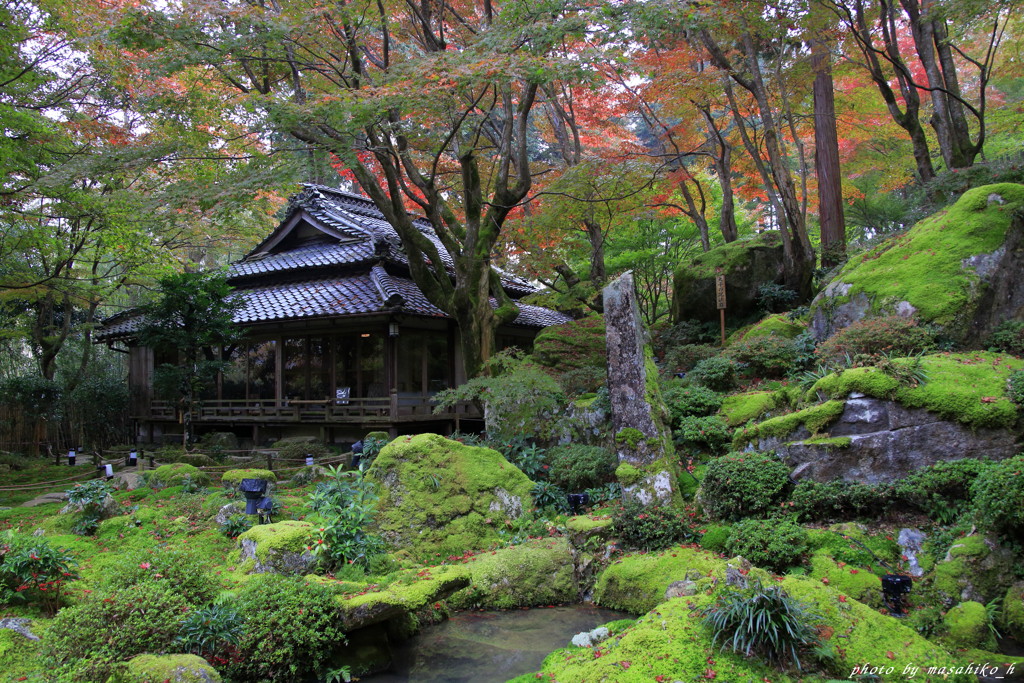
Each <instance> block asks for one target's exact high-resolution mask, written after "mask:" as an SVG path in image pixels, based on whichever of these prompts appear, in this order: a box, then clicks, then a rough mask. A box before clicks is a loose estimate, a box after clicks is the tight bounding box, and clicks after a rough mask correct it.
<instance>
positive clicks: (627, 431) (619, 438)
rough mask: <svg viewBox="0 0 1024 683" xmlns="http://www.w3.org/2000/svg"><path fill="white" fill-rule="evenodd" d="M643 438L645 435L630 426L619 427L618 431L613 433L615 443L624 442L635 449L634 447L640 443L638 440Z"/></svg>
mask: <svg viewBox="0 0 1024 683" xmlns="http://www.w3.org/2000/svg"><path fill="white" fill-rule="evenodd" d="M645 439H646V437H645V436H644V433H643V432H641V431H640V430H639V429H634V428H632V427H626V428H624V429H620V430H619V431H618V433H616V434H615V443H622V444H626V446H628V447H629V449H630V450H636V447H637V446H639V445H640V442H641V441H644V440H645Z"/></svg>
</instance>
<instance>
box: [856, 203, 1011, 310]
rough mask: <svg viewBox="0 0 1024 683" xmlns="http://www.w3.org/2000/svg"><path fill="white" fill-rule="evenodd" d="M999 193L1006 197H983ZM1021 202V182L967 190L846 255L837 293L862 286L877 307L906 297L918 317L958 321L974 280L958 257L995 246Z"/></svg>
mask: <svg viewBox="0 0 1024 683" xmlns="http://www.w3.org/2000/svg"><path fill="white" fill-rule="evenodd" d="M991 194H999V195H1000V196H1001V197H1002V198H1003V200H1004V201H1005V203H1003V204H999V203H992V204H989V203H988V197H989V195H991ZM1021 206H1024V185H1017V184H1014V183H1002V184H997V185H987V186H984V187H977V188H974V189H972V190H968V191H967V192H965V193H964V194H963V196H961V197H960V199H959V200H957V202H956V203H955V204H953V205H952V206H950V207H948V208H946V209H944V210H942V211H939V212H938V213H936V214H934V215H932V216H930V217H928V218H926V219H924V220H922V221H921V222H919V223H918V224H917V225H915V226H914V227H913V228H911V229H910V230H909V231H908V232H907V233H906V234H903V235H900V236H898V237H895V238H893V239H891V240H889V241H887V242H885V243H883V244H881V245H879V246H878V247H876V248H874V249H872V250H871V251H868V252H866V253H865V254H862V255H859V256H855V257H854V258H851V259H850V261H849V263H848V264H847V265H846V267H845V268H843V270H842V271H841V272H840V273H839V275H838V277H837V278H836V281H837V282H843V283H846V284H849V285H850V286H851V287H850V290H849V291H848V292H847V293H846V295H845V296H844V297H842V298H844V299H848V298H852V297H854V296H856V295H857V294H858V293H860V292H863V293H865V294H867V295H868V296H869V297H870V298H871V299H872V308H873V309H875V310H876V311H877V310H882V309H885V308H888V307H891V306H894V305H895V304H896V303H897V302H899V301H908V302H910V304H911V305H913V306H914V308H916V309H917V311H918V315H919V316H920V317H921V319H922V320H925V321H929V322H935V323H938V324H940V325H949V324H951V323H957V322H959V321H962V319H963V317H964V314H965V312H967V313H969V312H970V311H967V310H966V309H968V308H969V306H968V302H969V301H970V298H971V290H972V288H973V287H974V285H975V283H976V282H977V281H978V276H977V274H976V273H975V271H974V269H973V268H965V267H964V266H963V262H964V260H965V259H968V258H970V257H972V256H976V255H979V254H987V253H991V252H993V251H995V250H996V249H998V248H999V247H1000V246H1001V245H1002V244H1003V242H1004V240H1005V239H1006V233H1007V230H1008V229H1009V227H1010V218H1011V215H1012V214H1013V212H1014V211H1015V210H1016V209H1018V208H1020V207H1021Z"/></svg>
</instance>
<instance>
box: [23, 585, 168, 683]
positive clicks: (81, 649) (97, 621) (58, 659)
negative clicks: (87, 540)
mask: <svg viewBox="0 0 1024 683" xmlns="http://www.w3.org/2000/svg"><path fill="white" fill-rule="evenodd" d="M186 608H187V607H186V603H185V599H184V598H183V597H182V596H181V595H180V594H179V593H178V592H177V591H176V590H175V589H174V587H173V586H171V585H170V584H168V583H166V582H143V583H138V584H136V585H133V586H131V587H128V588H122V589H120V590H115V591H113V592H110V593H94V594H93V595H92V596H90V598H89V599H87V600H86V601H85V602H83V603H82V604H80V605H78V606H75V607H68V608H65V609H62V610H61V611H60V612H58V613H57V616H56V617H54V619H53V621H52V622H50V627H49V629H48V631H47V633H46V637H45V638H43V647H44V651H45V653H46V655H47V657H48V658H49V660H50V661H51V662H52V664H53V673H54V674H55V678H56V679H57V680H62V681H64V680H68V681H86V682H88V683H93V682H95V681H105V680H107V678H108V677H110V675H111V674H112V673H113V672H114V671H115V670H116V668H117V664H118V663H119V662H122V661H124V660H127V659H131V658H132V657H134V656H135V655H140V654H143V653H146V652H166V651H168V650H169V649H170V648H171V647H172V646H173V644H174V640H175V638H176V637H177V635H178V624H179V619H180V617H181V614H182V612H183V611H184V610H185V609H186Z"/></svg>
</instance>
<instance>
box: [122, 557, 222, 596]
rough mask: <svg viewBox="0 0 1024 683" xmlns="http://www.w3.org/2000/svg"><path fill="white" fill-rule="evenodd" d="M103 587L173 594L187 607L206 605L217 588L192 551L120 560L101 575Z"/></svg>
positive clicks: (212, 578) (201, 560)
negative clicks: (159, 589)
mask: <svg viewBox="0 0 1024 683" xmlns="http://www.w3.org/2000/svg"><path fill="white" fill-rule="evenodd" d="M103 583H104V586H105V587H106V588H108V589H110V590H123V589H127V588H131V587H133V586H138V585H142V584H154V585H159V586H162V587H163V588H164V589H165V590H172V591H174V592H175V594H177V595H178V596H180V597H181V598H182V600H184V601H185V602H186V603H188V604H189V605H205V604H206V603H208V602H210V601H211V600H213V598H214V597H216V595H217V592H218V590H219V589H220V586H218V584H217V581H216V580H215V579H214V576H213V573H212V572H211V571H210V569H209V568H208V567H207V566H206V564H205V563H204V562H203V559H202V558H201V557H200V556H199V555H198V554H197V553H196V552H194V551H192V550H187V549H184V548H147V549H143V550H134V551H130V552H128V553H126V554H124V555H123V556H121V557H119V558H118V559H117V560H116V561H115V562H114V563H113V564H111V565H110V566H109V567H108V568H107V570H106V571H105V572H104V574H103Z"/></svg>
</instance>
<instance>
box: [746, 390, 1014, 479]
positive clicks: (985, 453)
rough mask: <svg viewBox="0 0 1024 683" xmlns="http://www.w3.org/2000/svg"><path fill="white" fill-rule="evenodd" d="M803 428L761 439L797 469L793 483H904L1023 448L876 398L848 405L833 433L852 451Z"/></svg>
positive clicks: (993, 432)
mask: <svg viewBox="0 0 1024 683" xmlns="http://www.w3.org/2000/svg"><path fill="white" fill-rule="evenodd" d="M809 436H810V434H809V433H808V432H807V430H806V429H804V428H802V427H801V428H800V429H799V430H797V431H794V432H793V433H791V434H789V435H786V436H783V437H781V438H780V437H769V438H764V439H760V440H759V441H758V442H757V443H756V444H754V445H755V446H756V448H757V449H758V450H761V451H768V450H774V451H775V452H776V453H777V454H778V455H779V457H781V458H782V459H783V461H784V462H786V464H788V465H790V466H791V467H792V468H793V470H794V471H793V474H792V476H793V478H794V479H812V480H814V481H820V482H827V481H834V480H836V479H845V480H847V481H855V482H862V483H868V484H876V483H882V482H892V481H896V480H899V479H902V478H904V477H906V476H908V475H909V474H911V473H913V472H915V471H917V470H919V469H921V468H923V467H927V466H928V465H933V464H935V463H937V462H943V461H951V460H961V459H964V458H990V459H993V460H1001V459H1004V458H1008V457H1012V456H1013V455H1015V454H1016V453H1017V452H1018V451H1019V448H1018V446H1017V444H1016V437H1015V435H1014V434H1013V432H1011V431H1009V430H1005V429H977V430H974V431H972V430H971V429H969V428H967V427H965V426H963V425H961V424H959V423H956V422H950V421H947V420H943V419H941V418H940V417H939V416H938V415H936V414H935V413H932V412H929V411H928V410H925V409H923V408H905V407H904V406H901V405H900V404H898V403H896V402H894V401H886V400H881V399H875V398H868V397H860V398H855V397H854V396H853V395H852V394H851V396H850V397H849V398H847V400H846V406H845V408H844V409H843V413H842V415H840V417H839V419H838V420H836V422H834V423H833V424H832V425H831V426H830V427H829V430H828V436H830V437H832V438H839V437H848V438H849V440H850V442H849V444H848V445H837V444H835V443H832V444H821V443H815V442H813V441H811V442H806V441H805V440H806V439H807V438H808V437H809Z"/></svg>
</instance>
